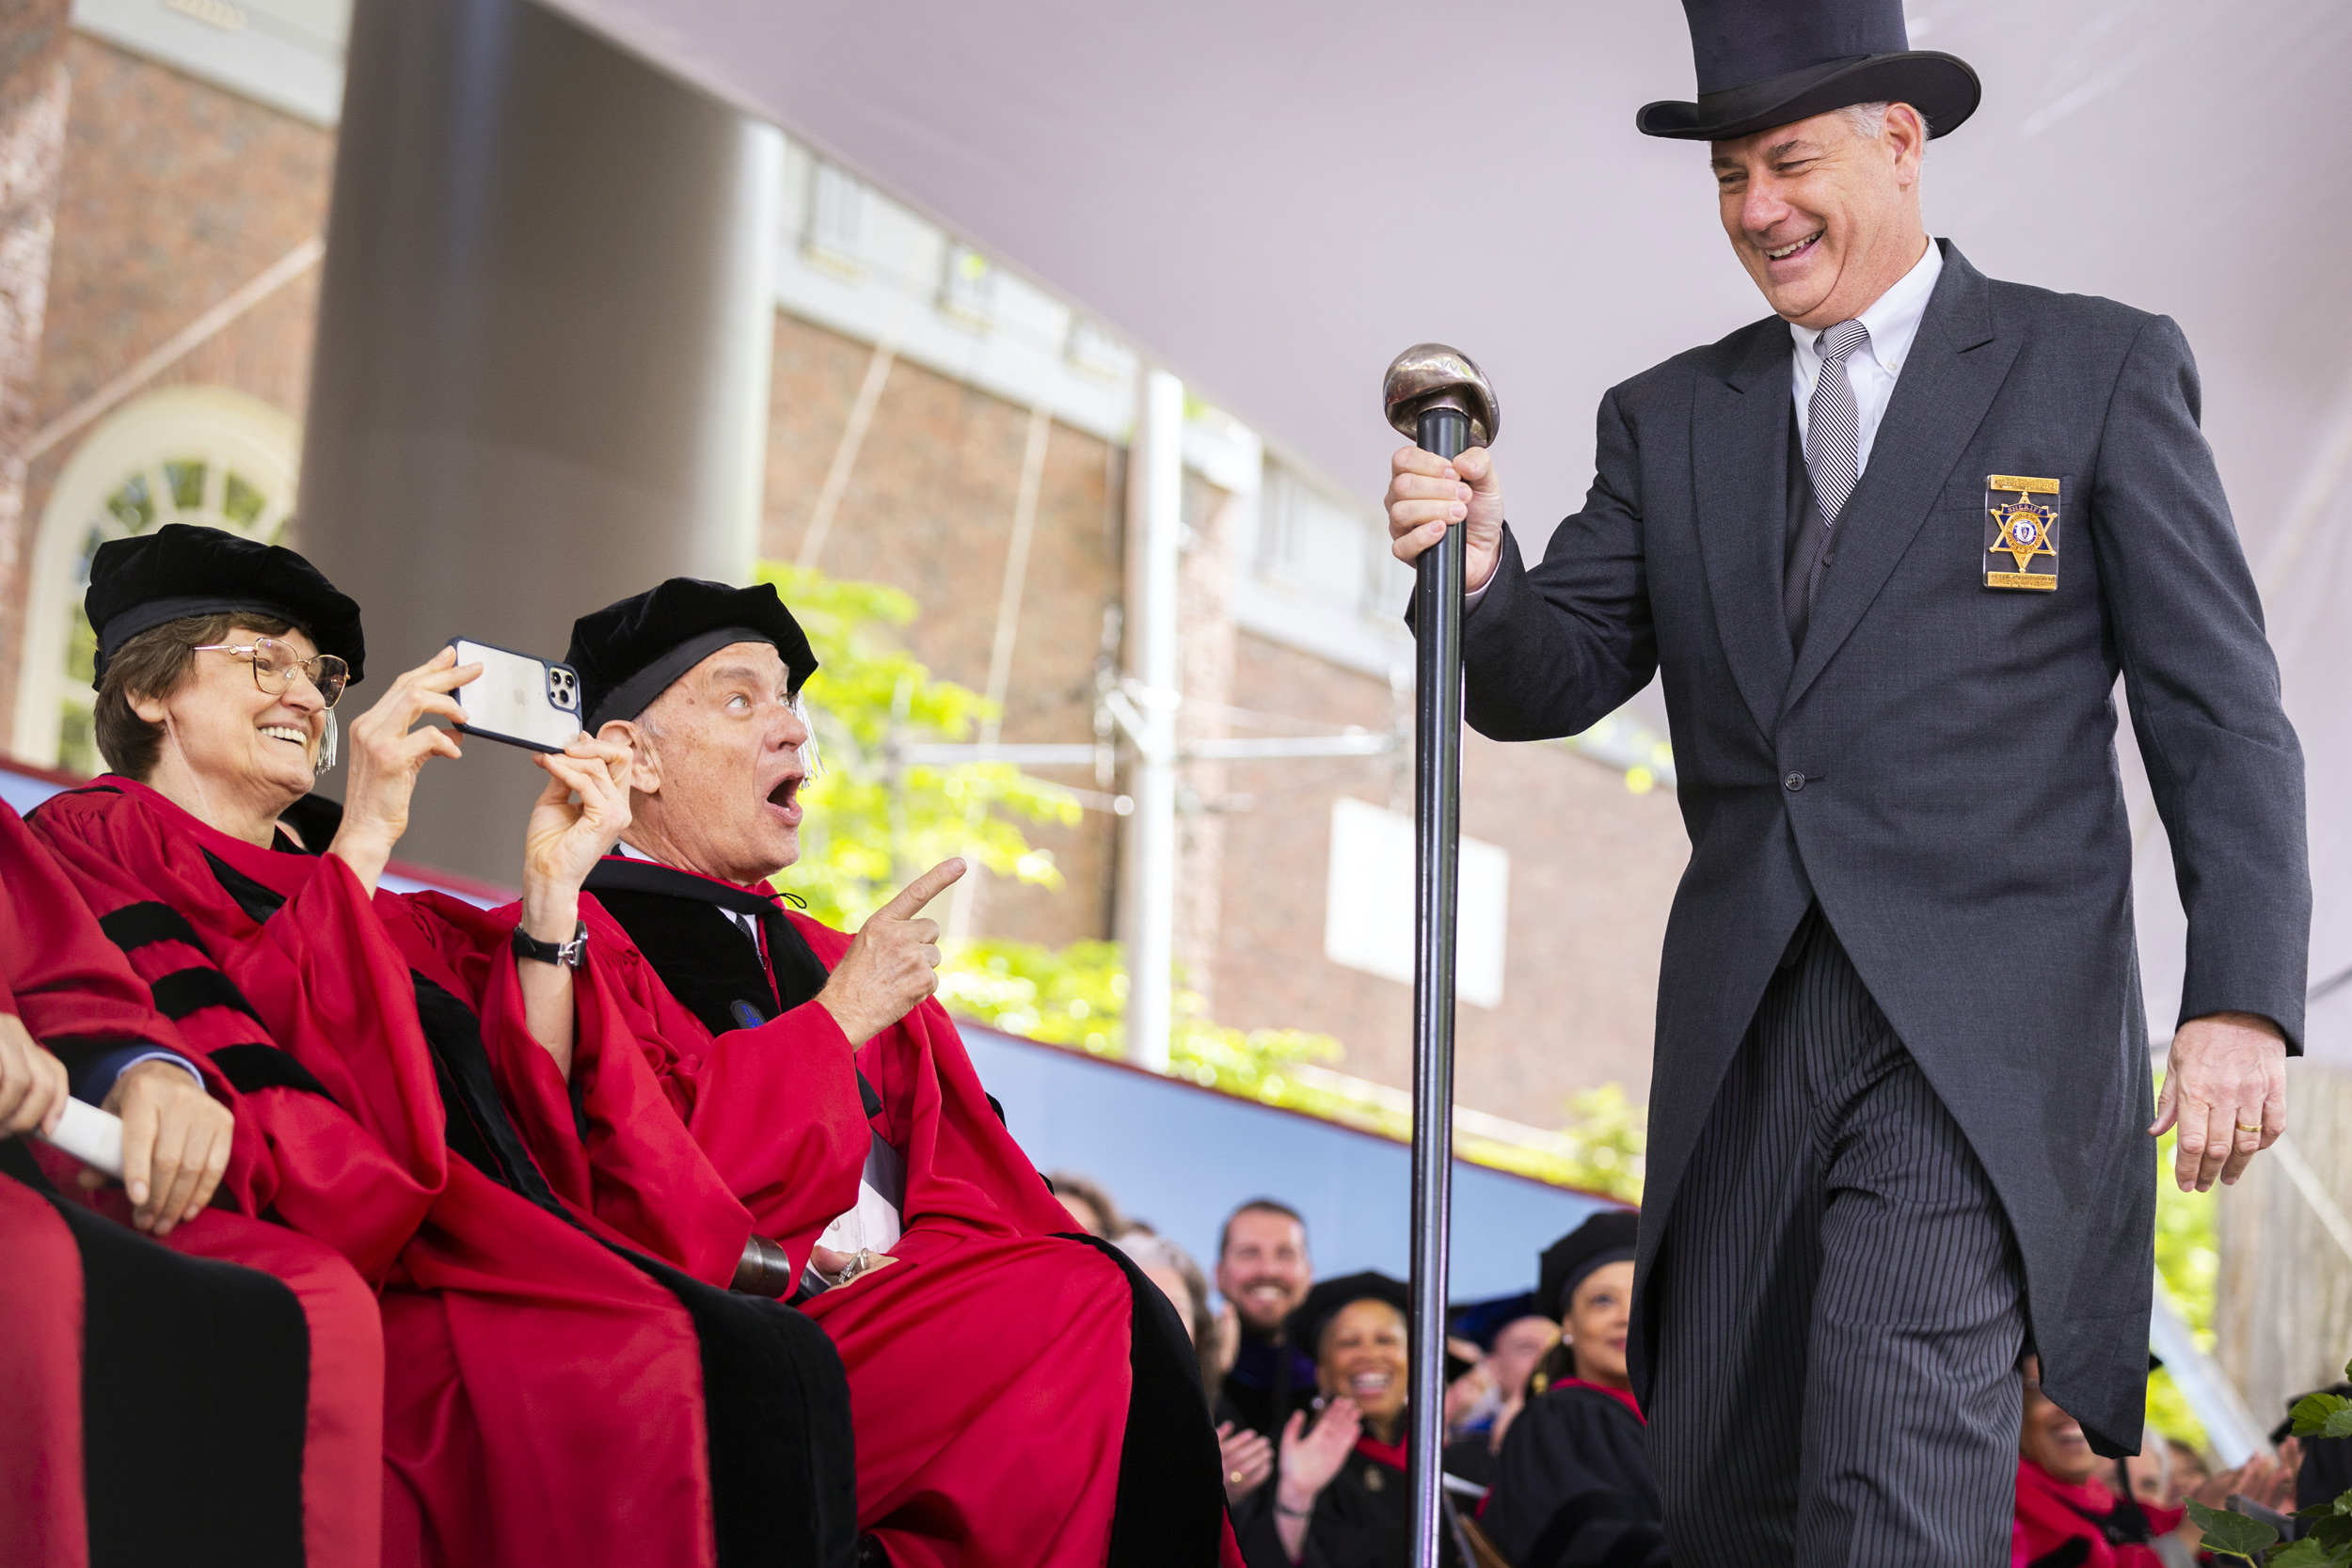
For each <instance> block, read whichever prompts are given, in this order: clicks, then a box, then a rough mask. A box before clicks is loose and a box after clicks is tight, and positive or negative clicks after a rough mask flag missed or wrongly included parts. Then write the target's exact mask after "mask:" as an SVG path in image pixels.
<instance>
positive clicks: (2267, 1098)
mask: <svg viewBox="0 0 2352 1568" xmlns="http://www.w3.org/2000/svg"><path fill="white" fill-rule="evenodd" d="M2176 1125H2177V1126H2178V1127H2179V1128H2180V1130H2181V1142H2180V1147H2179V1149H2178V1150H2177V1152H2176V1155H2175V1158H2174V1160H2173V1165H2172V1174H2173V1178H2174V1180H2178V1181H2179V1182H2180V1184H2181V1191H2183V1192H2192V1191H2193V1192H2200V1193H2202V1192H2209V1191H2211V1190H2212V1188H2213V1184H2214V1182H2215V1181H2216V1180H2219V1181H2220V1182H2221V1184H2222V1185H2223V1186H2225V1187H2226V1186H2233V1185H2235V1184H2236V1182H2237V1179H2238V1177H2239V1175H2240V1174H2241V1173H2242V1172H2244V1170H2245V1169H2246V1163H2247V1162H2248V1161H2249V1160H2251V1159H2252V1158H2253V1157H2254V1156H2255V1154H2256V1153H2257V1152H2258V1151H2260V1150H2262V1149H2265V1148H2269V1147H2270V1146H2271V1145H2272V1144H2274V1143H2277V1142H2278V1141H2279V1137H2280V1134H2281V1133H2283V1132H2285V1131H2286V1130H2287V1045H2286V1037H2284V1036H2283V1035H2281V1034H2280V1031H2279V1026H2278V1025H2277V1024H2275V1023H2273V1022H2270V1020H2268V1019H2266V1018H2264V1017H2262V1016H2261V1015H2260V1014H2258V1013H2211V1014H2208V1015H2207V1016H2205V1017H2203V1018H2192V1019H2190V1020H2189V1021H2188V1022H2186V1023H2184V1024H2182V1025H2181V1027H2180V1028H2179V1030H2178V1031H2176V1032H2175V1033H2174V1035H2173V1036H2172V1051H2171V1054H2170V1056H2169V1059H2168V1060H2167V1061H2166V1063H2165V1072H2164V1092H2163V1093H2162V1094H2161V1095H2159V1096H2158V1097H2157V1100H2156V1119H2155V1122H2154V1124H2153V1125H2152V1126H2151V1127H2150V1128H2149V1129H2148V1131H2149V1133H2150V1134H2151V1135H2152V1136H2155V1137H2161V1136H2163V1135H2164V1132H2165V1130H2166V1129H2167V1128H2169V1127H2173V1126H2176Z"/></svg>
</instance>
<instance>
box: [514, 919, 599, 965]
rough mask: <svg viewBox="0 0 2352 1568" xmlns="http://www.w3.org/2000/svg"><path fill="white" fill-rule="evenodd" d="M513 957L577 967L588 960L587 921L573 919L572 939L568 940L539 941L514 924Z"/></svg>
mask: <svg viewBox="0 0 2352 1568" xmlns="http://www.w3.org/2000/svg"><path fill="white" fill-rule="evenodd" d="M515 957H516V958H531V959H533V960H535V961H537V962H539V963H543V964H555V965H557V966H559V967H561V968H564V969H578V968H579V967H580V965H581V964H584V963H586V962H587V961H588V923H587V922H586V921H585V920H577V921H574V922H573V923H572V940H571V941H569V942H541V941H540V940H539V939H538V938H536V937H534V936H532V935H531V934H530V933H529V932H528V931H525V930H524V929H523V928H522V927H520V926H516V927H515Z"/></svg>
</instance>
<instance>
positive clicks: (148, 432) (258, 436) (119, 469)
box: [12, 387, 301, 773]
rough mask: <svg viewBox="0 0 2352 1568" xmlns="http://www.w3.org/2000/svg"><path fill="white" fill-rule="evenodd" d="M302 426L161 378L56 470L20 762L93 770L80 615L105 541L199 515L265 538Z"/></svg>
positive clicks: (280, 504) (271, 530)
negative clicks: (94, 558) (159, 385)
mask: <svg viewBox="0 0 2352 1568" xmlns="http://www.w3.org/2000/svg"><path fill="white" fill-rule="evenodd" d="M300 455H301V433H300V430H299V428H298V427H297V426H296V425H295V423H294V420H293V419H292V418H291V417H290V416H288V415H287V414H285V413H284V412H283V411H281V410H279V409H277V408H273V407H272V406H270V405H269V404H265V403H262V401H260V400H259V399H257V398H252V397H248V396H246V394H245V393H243V392H238V391H232V390H230V388H226V387H168V388H163V389H162V390H160V391H154V392H149V393H147V394H146V395H145V396H143V397H140V398H137V399H135V400H134V401H133V402H131V403H128V404H124V405H123V406H122V407H120V408H119V409H117V410H116V411H115V412H114V413H113V414H111V415H109V416H107V418H106V419H105V420H103V421H102V422H101V423H100V424H99V425H98V427H97V428H96V429H95V430H93V431H91V432H90V434H89V436H88V437H87V439H86V440H84V441H83V443H82V444H81V446H80V447H79V448H78V449H76V451H74V453H73V456H72V458H71V459H70V460H69V461H68V462H67V464H66V466H65V468H64V470H63V471H62V472H61V473H59V474H58V476H57V483H56V488H55V489H53V490H52V491H51V492H50V496H49V505H48V508H47V510H46V511H44V512H43V513H42V514H41V519H40V535H39V538H38V540H37V542H36V543H35V545H34V546H33V569H32V573H31V580H30V584H29V587H28V590H27V603H26V605H25V618H24V621H25V624H24V648H23V651H22V657H21V662H20V668H21V670H22V671H23V673H22V675H21V676H20V677H19V679H18V682H17V696H16V733H15V736H14V743H13V747H12V749H13V750H14V752H16V754H17V755H18V756H19V757H21V758H23V759H24V760H25V761H27V762H36V763H42V764H47V765H50V766H54V767H58V768H72V770H74V771H75V772H78V773H96V772H99V771H100V770H102V769H103V767H104V766H105V765H104V763H103V760H102V759H101V758H100V757H99V755H98V749H97V746H96V744H95V743H94V742H93V740H92V737H91V734H90V707H91V704H92V703H93V702H94V701H95V699H96V696H97V694H96V693H95V692H93V691H92V690H91V689H90V662H91V656H92V655H93V653H94V652H95V650H96V645H97V641H96V638H95V636H94V635H93V634H92V632H91V630H90V626H89V622H88V621H87V619H86V618H85V617H84V615H83V613H82V594H83V593H84V592H85V591H86V590H87V588H88V587H89V562H90V557H91V555H92V554H94V553H95V552H96V551H97V549H98V546H101V545H103V544H104V543H105V542H106V541H107V540H109V539H122V538H127V537H129V536H131V535H133V534H139V533H151V532H152V531H155V530H156V529H159V528H161V527H163V526H164V525H165V524H166V523H201V524H204V525H206V526H208V527H212V528H218V529H226V530H228V531H230V532H232V533H241V534H244V535H245V536H246V537H247V538H251V539H260V540H262V541H265V542H267V543H270V544H276V543H278V536H279V535H280V534H281V533H283V532H284V531H285V527H286V520H287V518H288V516H289V515H291V514H292V512H293V511H294V480H295V475H296V472H297V464H298V463H299V461H300Z"/></svg>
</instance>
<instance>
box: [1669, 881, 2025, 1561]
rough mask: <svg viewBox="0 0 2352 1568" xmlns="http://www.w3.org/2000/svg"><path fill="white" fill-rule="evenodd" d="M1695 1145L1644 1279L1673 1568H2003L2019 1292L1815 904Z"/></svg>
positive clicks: (1996, 1206) (1890, 1038)
mask: <svg viewBox="0 0 2352 1568" xmlns="http://www.w3.org/2000/svg"><path fill="white" fill-rule="evenodd" d="M1810 924H1811V927H1812V931H1811V934H1810V935H1809V937H1806V938H1804V939H1803V946H1802V950H1801V952H1800V955H1799V957H1798V958H1797V959H1796V961H1795V962H1794V963H1792V964H1790V965H1789V966H1788V967H1787V968H1785V969H1783V970H1781V971H1780V973H1779V974H1776V975H1775V976H1774V977H1773V980H1772V985H1771V986H1770V987H1769V988H1768V989H1767V990H1766V991H1765V994H1764V1000H1763V1002H1762V1003H1761V1004H1760V1005H1759V1006H1758V1007H1757V1009H1756V1017H1755V1019H1754V1021H1753V1022H1751V1023H1750V1024H1749V1026H1748V1033H1747V1037H1746V1038H1745V1039H1743V1040H1742V1041H1741V1042H1740V1050H1739V1053H1737V1055H1736V1056H1735V1057H1734V1058H1733V1061H1732V1064H1731V1067H1730V1069H1729V1071H1728V1073H1727V1074H1726V1075H1725V1077H1724V1085H1723V1088H1722V1091H1721V1092H1720V1093H1719V1094H1718V1095H1717V1097H1716V1101H1715V1106H1714V1109H1713V1111H1712V1112H1711V1113H1710V1114H1709V1116H1708V1122H1707V1126H1706V1128H1705V1130H1704V1131H1703V1132H1701V1133H1700V1136H1699V1141H1698V1145H1697V1147H1696V1148H1695V1149H1694V1150H1693V1152H1692V1157H1691V1164H1690V1168H1689V1170H1688V1172H1687V1173H1686V1174H1685V1176H1684V1177H1683V1180H1682V1185H1681V1188H1680V1190H1679V1192H1678V1193H1677V1196H1676V1199H1675V1207H1674V1212H1673V1215H1672V1217H1671V1218H1670V1220H1669V1222H1668V1229H1667V1234H1666V1237H1665V1242H1664V1247H1663V1250H1662V1252H1661V1259H1660V1266H1659V1269H1658V1270H1657V1274H1658V1275H1659V1277H1658V1279H1657V1281H1656V1283H1655V1284H1654V1285H1653V1286H1652V1287H1651V1289H1652V1290H1654V1291H1659V1292H1660V1294H1659V1295H1658V1298H1657V1302H1658V1305H1657V1308H1656V1311H1655V1314H1654V1317H1653V1322H1655V1323H1656V1324H1657V1325H1658V1326H1657V1336H1656V1346H1657V1349H1656V1357H1655V1362H1654V1368H1655V1383H1654V1386H1653V1387H1652V1391H1651V1400H1650V1406H1649V1411H1648V1415H1649V1423H1650V1425H1649V1444H1650V1457H1651V1463H1652V1464H1653V1465H1654V1466H1655V1467H1656V1469H1657V1472H1658V1483H1659V1490H1660V1492H1661V1495H1662V1497H1663V1499H1664V1503H1665V1520H1666V1534H1667V1538H1668V1540H1669V1542H1670V1544H1672V1547H1673V1552H1674V1561H1675V1568H1734V1565H1739V1568H1747V1565H1750V1564H1754V1565H1757V1568H1762V1565H1765V1564H1771V1565H1772V1568H1788V1565H1790V1564H1803V1565H1804V1568H1832V1565H1837V1564H1845V1565H1851V1568H1861V1565H1863V1564H1869V1565H1872V1568H1886V1565H1894V1564H1900V1565H1903V1568H2007V1565H2008V1563H2009V1561H2010V1515H2011V1513H2012V1512H2013V1509H2014V1503H2013V1500H2012V1499H2013V1495H2014V1489H2015V1486H2016V1470H2017V1436H2018V1421H2019V1417H2020V1400H2021V1397H2022V1396H2021V1389H2020V1384H2019V1379H2018V1373H2017V1361H2018V1356H2019V1354H2020V1352H2021V1350H2022V1348H2023V1344H2024V1339H2025V1310H2024V1301H2023V1297H2024V1287H2023V1273H2022V1269H2021V1266H2020V1264H2019V1261H2018V1255H2017V1247H2016V1243H2015V1240H2014V1239H2013V1237H2012V1236H2011V1235H2010V1227H2009V1221H2008V1219H2007V1217H2006V1216H2005V1215H2004V1213H2003V1212H2002V1210H2001V1206H2000V1202H1999V1200H1998V1198H1997V1197H1996V1196H1994V1191H1993V1186H1992V1183H1991V1181H1990V1180H1988V1179H1987V1178H1986V1176H1985V1174H1984V1169H1983V1167H1982V1166H1981V1165H1980V1164H1979V1163H1978V1161H1977V1157H1976V1155H1975V1153H1974V1152H1973V1151H1972V1150H1971V1149H1970V1148H1969V1147H1968V1144H1967V1140H1966V1139H1965V1138H1963V1136H1962V1135H1961V1131H1960V1128H1959V1126H1958V1124H1957V1123H1955V1122H1954V1121H1953V1120H1952V1117H1951V1115H1950V1113H1949V1112H1947V1110H1946V1109H1945V1108H1944V1104H1943V1101H1941V1100H1939V1099H1938V1098H1937V1097H1936V1094H1935V1091H1934V1090H1933V1089H1932V1088H1931V1086H1930V1085H1929V1084H1928V1080H1927V1077H1926V1075H1925V1074H1924V1073H1922V1072H1921V1071H1920V1069H1919V1066H1918V1064H1917V1063H1916V1062H1915V1061H1914V1060H1913V1059H1912V1056H1911V1053H1909V1052H1908V1051H1906V1050H1905V1049H1904V1048H1903V1043H1902V1041H1901V1040H1899V1039H1898V1038H1897V1037H1896V1036H1895V1031H1894V1029H1893V1028H1892V1027H1891V1026H1890V1025H1889V1024H1888V1023H1887V1021H1886V1017H1885V1015H1884V1014H1883V1013H1882V1012H1881V1011H1880V1010H1879V1007H1878V1005H1877V1004H1876V1003H1874V1002H1873V1001H1872V1000H1871V999H1870V993H1869V992H1868V990H1866V989H1865V988H1864V986H1863V983H1862V978H1861V976H1860V975H1858V974H1855V973H1854V967H1853V964H1852V961H1851V959H1849V958H1847V956H1846V950H1845V947H1844V945H1843V944H1842V943H1840V942H1838V940H1837V938H1836V933H1834V932H1833V931H1832V930H1831V929H1830V927H1829V924H1828V922H1827V921H1826V920H1823V919H1821V918H1820V916H1819V912H1818V911H1816V914H1815V915H1814V916H1813V917H1812V919H1811V921H1810Z"/></svg>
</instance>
